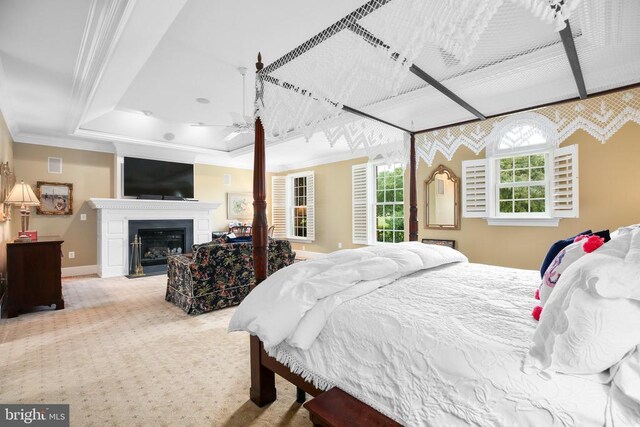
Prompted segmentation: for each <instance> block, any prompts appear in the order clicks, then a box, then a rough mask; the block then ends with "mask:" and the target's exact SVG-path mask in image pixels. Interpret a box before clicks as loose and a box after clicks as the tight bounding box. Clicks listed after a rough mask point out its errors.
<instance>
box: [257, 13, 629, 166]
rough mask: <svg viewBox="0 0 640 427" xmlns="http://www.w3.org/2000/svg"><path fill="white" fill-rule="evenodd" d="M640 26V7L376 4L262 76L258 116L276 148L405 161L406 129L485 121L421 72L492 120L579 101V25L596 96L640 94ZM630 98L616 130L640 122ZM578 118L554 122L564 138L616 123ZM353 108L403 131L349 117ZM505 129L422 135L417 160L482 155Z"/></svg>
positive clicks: (564, 112)
mask: <svg viewBox="0 0 640 427" xmlns="http://www.w3.org/2000/svg"><path fill="white" fill-rule="evenodd" d="M568 20H569V21H568ZM639 20H640V2H637V1H634V0H620V1H616V2H601V1H599V0H446V1H442V0H438V1H436V0H371V1H369V2H367V3H365V4H363V5H362V6H361V7H360V8H358V9H356V10H355V11H354V12H352V13H351V14H349V15H347V16H346V17H344V18H343V19H341V20H340V21H338V22H336V23H335V24H333V25H332V26H330V27H328V28H327V29H326V30H324V31H322V32H321V33H319V34H318V35H316V36H315V37H313V38H312V39H310V40H308V41H306V42H305V43H303V44H302V45H300V46H298V47H297V48H295V49H294V50H292V51H291V52H289V53H288V54H286V55H285V56H283V57H281V58H279V59H278V60H276V61H275V62H273V63H272V64H270V65H268V66H266V67H265V68H264V69H263V70H261V71H260V72H258V74H257V77H256V115H257V116H259V117H260V118H261V121H262V124H263V126H264V129H265V136H266V138H267V139H268V140H269V139H276V138H288V137H291V136H292V135H300V134H302V135H304V136H305V137H306V138H307V139H308V138H309V137H310V136H311V135H312V134H314V133H316V132H319V131H321V132H324V134H325V136H326V138H327V140H328V141H329V142H330V144H331V145H332V146H333V145H335V144H336V143H339V142H340V141H346V143H347V144H348V145H349V147H350V148H351V150H353V151H355V150H364V152H365V153H366V155H368V156H369V157H370V158H376V157H383V158H385V159H387V160H388V161H389V162H397V161H399V160H400V161H403V160H406V159H407V158H408V156H407V132H404V131H403V130H402V129H404V130H409V131H411V132H414V131H415V130H416V129H425V128H426V129H428V128H432V127H440V126H443V125H448V124H454V123H459V122H463V121H467V120H471V119H474V118H475V117H476V116H474V114H472V113H471V112H470V111H469V110H467V109H464V108H462V107H461V106H459V105H458V104H456V103H454V102H453V101H452V100H450V99H449V98H447V97H445V95H443V94H442V93H440V92H439V91H438V90H436V89H435V88H434V87H433V86H432V85H430V84H428V83H427V82H426V81H424V80H423V79H421V78H419V77H418V76H417V74H416V72H415V69H416V68H418V69H420V70H423V71H424V72H426V73H428V74H429V75H430V76H431V77H433V78H434V79H435V80H437V81H438V82H440V83H442V84H444V85H445V86H446V87H447V88H448V89H450V90H452V91H453V92H454V93H455V94H456V95H458V96H460V97H461V98H462V99H463V100H465V101H467V102H468V103H470V104H471V105H472V106H473V107H474V108H476V109H478V110H479V111H480V112H481V114H484V115H495V114H500V113H504V112H507V111H511V110H514V109H519V108H527V107H531V106H535V105H540V104H544V103H549V102H555V101H560V100H564V99H570V98H573V97H576V95H577V90H576V83H575V81H574V77H573V74H572V70H571V68H570V66H569V61H568V60H567V56H566V54H565V51H564V47H563V44H562V42H561V40H560V37H559V35H558V31H561V30H563V29H564V28H565V27H566V25H567V22H570V23H571V35H572V36H573V40H574V42H575V45H576V49H577V52H578V54H579V57H580V60H581V64H582V69H583V73H584V76H585V83H586V87H587V90H588V92H590V93H593V92H597V91H601V90H605V89H609V88H612V87H620V86H623V85H627V84H631V83H637V80H638V77H637V76H638V75H640V55H638V52H640V26H638V25H637V22H638V21H639ZM627 97H630V98H629V99H628V100H625V99H620V100H616V101H615V102H616V104H617V105H616V106H615V107H611V108H613V110H615V111H616V112H617V111H619V110H620V108H619V106H625V105H626V104H628V105H626V106H629V107H630V110H628V111H626V113H625V114H622V115H616V116H615V119H614V121H615V124H614V125H613V128H619V127H620V126H621V125H620V124H621V123H622V124H624V123H625V120H635V121H638V117H639V115H638V105H637V102H636V101H634V99H636V100H637V97H638V94H637V93H636V92H629V94H628V95H627ZM616 99H617V98H616ZM603 102H604V101H603ZM607 103H610V101H607ZM625 103H626V104H625ZM571 108H573V107H566V108H565V107H562V108H557V109H556V110H554V113H552V117H549V118H550V119H551V120H552V121H553V122H554V123H555V124H556V125H557V126H558V127H559V128H558V133H559V134H560V135H561V137H562V136H566V135H567V134H568V132H569V131H571V132H573V131H575V129H577V128H583V129H585V130H587V131H588V132H590V133H591V134H592V135H594V136H596V137H597V138H598V139H600V140H601V138H600V135H607V134H609V133H610V132H609V129H610V127H609V121H610V119H611V117H608V118H607V120H604V121H603V120H599V119H598V118H595V117H593V115H591V116H589V115H588V114H587V113H584V114H582V113H581V112H580V111H573V110H571ZM576 108H578V107H576ZM580 108H582V107H580ZM593 108H594V107H593V106H592V104H587V105H586V106H585V107H584V111H586V110H588V111H589V112H591V111H592V109H593ZM602 108H604V109H606V108H607V107H606V106H605V107H602ZM352 109H356V110H358V111H361V112H364V113H367V114H371V115H374V116H376V117H379V118H382V119H384V120H386V121H388V122H390V123H393V124H396V125H399V127H400V128H402V129H398V128H396V127H392V126H387V125H385V124H381V123H379V122H375V121H372V120H370V119H366V118H362V117H358V116H355V115H353V114H351V113H349V112H347V111H352ZM544 114H547V113H544ZM558 114H559V115H560V117H558V116H557V115H558ZM577 118H581V119H579V120H576V119H577ZM414 121H415V127H414V126H413V125H412V122H414ZM498 121H499V119H493V120H485V121H482V122H479V124H476V125H469V126H466V127H460V128H455V127H454V128H451V129H449V130H447V131H444V132H442V131H439V132H437V133H435V132H434V133H422V134H418V137H417V139H416V144H417V147H416V148H417V153H418V155H419V156H420V157H421V158H422V159H424V160H425V161H426V162H427V163H430V162H431V161H432V160H433V157H434V156H435V154H436V153H437V152H438V151H440V152H442V153H444V154H445V155H446V156H447V157H448V158H450V157H451V155H452V153H453V152H454V151H455V149H457V148H458V147H459V146H463V145H464V146H468V147H469V148H471V149H472V150H474V151H475V152H479V150H481V149H482V148H483V147H484V145H485V144H486V142H485V140H484V139H483V138H484V137H485V136H487V135H489V134H490V132H491V130H492V127H493V126H495V125H496V123H497V122H498ZM567 122H568V123H569V124H567Z"/></svg>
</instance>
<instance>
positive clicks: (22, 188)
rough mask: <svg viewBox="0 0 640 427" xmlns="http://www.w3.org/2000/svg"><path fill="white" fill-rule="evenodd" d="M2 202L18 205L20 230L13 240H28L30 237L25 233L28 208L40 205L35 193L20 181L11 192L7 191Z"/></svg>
mask: <svg viewBox="0 0 640 427" xmlns="http://www.w3.org/2000/svg"><path fill="white" fill-rule="evenodd" d="M4 202H5V203H8V204H11V205H20V217H21V219H22V231H21V232H20V233H18V238H17V239H16V240H15V242H30V241H31V239H30V238H29V236H27V234H26V233H25V232H26V231H27V229H28V228H29V208H30V207H31V206H39V205H40V201H39V200H38V198H37V197H36V195H35V193H34V192H33V190H32V189H31V187H30V186H28V185H27V184H25V183H24V181H20V183H19V184H16V185H15V186H14V187H13V189H12V190H11V193H9V197H7V198H6V199H5V201H4Z"/></svg>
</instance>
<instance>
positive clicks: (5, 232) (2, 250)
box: [0, 112, 20, 275]
mask: <svg viewBox="0 0 640 427" xmlns="http://www.w3.org/2000/svg"><path fill="white" fill-rule="evenodd" d="M4 162H9V167H10V168H11V169H14V166H15V165H14V162H13V139H11V134H10V133H9V129H8V128H7V124H6V122H5V121H4V117H3V115H2V113H1V112H0V163H4ZM15 218H16V219H14V220H13V221H16V220H17V221H18V222H19V221H20V217H19V214H18V216H16V217H15ZM11 238H12V236H11V223H10V222H8V221H7V222H3V223H0V271H1V272H2V274H3V275H4V274H5V272H6V264H7V257H6V245H5V244H4V243H5V242H6V241H7V240H10V239H11Z"/></svg>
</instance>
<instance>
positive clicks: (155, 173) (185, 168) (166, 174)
mask: <svg viewBox="0 0 640 427" xmlns="http://www.w3.org/2000/svg"><path fill="white" fill-rule="evenodd" d="M143 194H146V195H154V196H176V197H184V198H186V199H190V198H193V165H190V164H185V163H173V162H161V161H158V160H146V159H135V158H133V157H125V158H124V195H125V196H134V197H138V196H140V195H143Z"/></svg>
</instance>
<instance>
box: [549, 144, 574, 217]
mask: <svg viewBox="0 0 640 427" xmlns="http://www.w3.org/2000/svg"><path fill="white" fill-rule="evenodd" d="M551 167H552V175H551V176H552V181H551V209H552V211H553V216H554V217H556V218H577V217H578V146H577V145H570V146H568V147H562V148H557V149H556V150H554V152H553V162H552V165H551Z"/></svg>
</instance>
